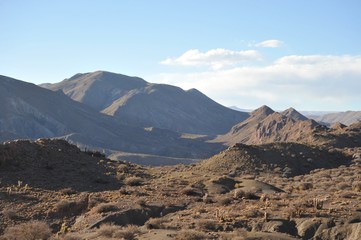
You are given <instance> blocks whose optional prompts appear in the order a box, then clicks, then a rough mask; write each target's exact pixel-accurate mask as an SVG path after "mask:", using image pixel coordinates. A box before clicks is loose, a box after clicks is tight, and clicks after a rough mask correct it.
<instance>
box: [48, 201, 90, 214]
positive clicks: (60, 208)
mask: <svg viewBox="0 0 361 240" xmlns="http://www.w3.org/2000/svg"><path fill="white" fill-rule="evenodd" d="M87 208H88V201H87V199H85V198H84V199H79V200H73V201H67V200H61V201H60V202H58V203H57V204H56V206H55V209H56V212H57V213H60V214H65V215H68V214H69V215H76V214H79V213H80V212H82V211H84V210H85V209H87Z"/></svg>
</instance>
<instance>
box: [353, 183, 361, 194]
mask: <svg viewBox="0 0 361 240" xmlns="http://www.w3.org/2000/svg"><path fill="white" fill-rule="evenodd" d="M352 190H353V191H356V192H361V182H360V181H359V182H354V183H352Z"/></svg>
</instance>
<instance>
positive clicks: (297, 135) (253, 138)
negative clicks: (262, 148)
mask: <svg viewBox="0 0 361 240" xmlns="http://www.w3.org/2000/svg"><path fill="white" fill-rule="evenodd" d="M297 113H298V112H297V111H295V110H294V111H293V110H288V111H286V112H285V114H286V115H283V114H280V113H278V112H274V111H273V110H272V109H270V108H269V107H267V106H262V107H260V108H258V109H256V110H255V111H253V112H252V113H251V116H250V117H249V118H248V119H246V120H245V121H243V122H240V123H239V124H237V125H235V126H234V127H232V129H231V130H230V131H229V132H228V133H227V134H224V135H220V136H218V137H217V138H216V139H215V140H214V141H215V142H224V143H226V144H228V145H233V144H235V143H245V144H262V143H270V142H288V141H296V142H297V141H303V142H304V141H308V139H309V138H312V136H311V135H310V133H312V131H313V130H315V129H316V128H317V127H318V126H319V124H318V123H317V122H315V121H313V120H298V119H299V118H302V117H301V116H302V115H301V114H297ZM287 115H288V116H287Z"/></svg>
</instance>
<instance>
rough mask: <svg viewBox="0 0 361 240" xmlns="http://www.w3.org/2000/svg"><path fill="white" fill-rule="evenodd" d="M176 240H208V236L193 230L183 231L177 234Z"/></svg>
mask: <svg viewBox="0 0 361 240" xmlns="http://www.w3.org/2000/svg"><path fill="white" fill-rule="evenodd" d="M176 239H178V240H204V239H209V238H208V235H207V234H205V233H203V232H198V231H194V230H183V231H180V232H179V233H178V234H177V237H176Z"/></svg>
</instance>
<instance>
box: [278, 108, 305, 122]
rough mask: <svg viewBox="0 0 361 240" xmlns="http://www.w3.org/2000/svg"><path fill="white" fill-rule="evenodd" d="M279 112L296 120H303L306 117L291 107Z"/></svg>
mask: <svg viewBox="0 0 361 240" xmlns="http://www.w3.org/2000/svg"><path fill="white" fill-rule="evenodd" d="M281 114H282V115H283V116H286V117H290V118H292V119H294V120H296V121H298V120H301V121H305V120H307V119H308V118H307V117H305V116H303V115H302V114H301V113H299V112H298V111H296V109H294V108H292V107H291V108H288V109H286V110H284V111H283V112H281Z"/></svg>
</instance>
